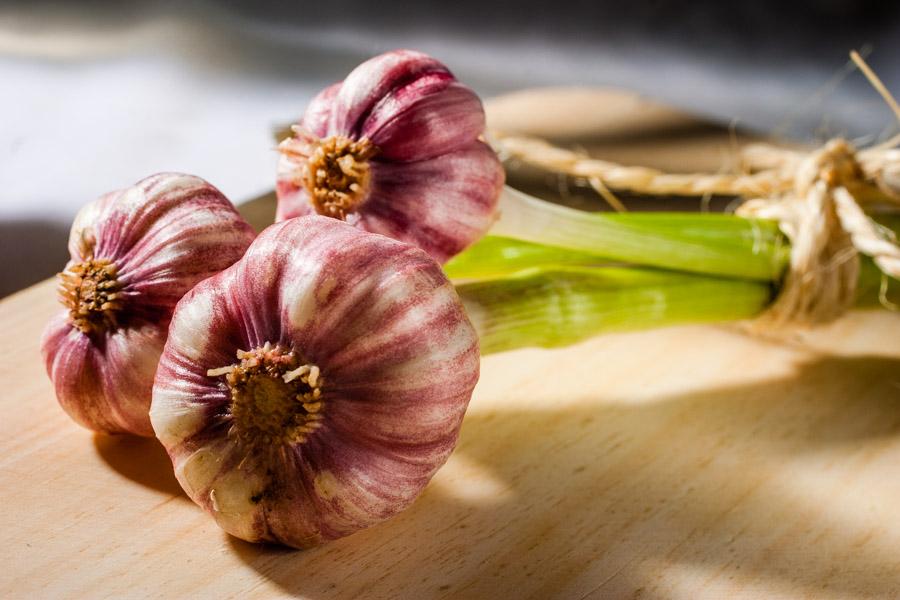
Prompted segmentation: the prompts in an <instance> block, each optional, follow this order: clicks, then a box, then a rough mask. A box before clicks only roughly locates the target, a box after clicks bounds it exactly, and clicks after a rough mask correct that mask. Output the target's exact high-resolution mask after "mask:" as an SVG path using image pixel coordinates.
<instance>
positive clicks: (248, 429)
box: [151, 216, 479, 547]
mask: <svg viewBox="0 0 900 600" xmlns="http://www.w3.org/2000/svg"><path fill="white" fill-rule="evenodd" d="M478 369H479V353H478V339H477V335H476V333H475V331H474V329H473V328H472V326H471V324H470V323H469V320H468V318H467V316H466V314H465V311H464V310H463V307H462V305H461V303H460V300H459V298H458V297H457V295H456V292H455V290H454V288H453V286H452V285H451V284H450V282H449V281H448V280H447V279H446V277H445V276H444V274H443V272H442V271H441V268H440V266H439V265H438V264H437V263H436V262H435V261H434V260H433V259H431V258H430V257H429V256H428V255H427V254H425V253H424V252H422V251H421V250H419V249H417V248H415V247H413V246H410V245H408V244H405V243H401V242H398V241H394V240H391V239H389V238H386V237H383V236H380V235H374V234H371V233H367V232H364V231H361V230H359V229H357V228H354V227H352V226H350V225H348V224H346V223H342V222H340V221H338V220H335V219H329V218H325V217H320V216H310V217H303V218H298V219H290V220H288V221H285V222H283V223H279V224H277V225H273V226H271V227H269V228H268V229H266V230H265V231H264V232H263V233H262V234H260V236H259V237H258V238H257V240H256V241H255V242H254V243H253V245H252V246H251V247H250V249H249V250H248V251H247V254H246V255H245V256H244V258H243V259H241V261H239V262H238V263H236V264H235V265H234V266H232V267H231V268H229V269H227V270H226V271H224V272H222V273H220V274H219V275H216V276H214V277H212V278H210V279H208V280H206V281H204V282H201V283H200V284H199V285H198V286H197V287H196V288H194V290H192V291H191V292H190V293H189V294H188V295H186V296H185V298H184V299H183V300H182V301H181V302H180V303H179V304H178V307H177V309H176V311H175V316H174V318H173V320H172V326H171V328H170V335H169V339H168V341H167V343H166V348H165V351H164V352H163V355H162V358H161V360H160V365H159V369H158V371H157V375H156V383H155V386H154V390H153V405H152V408H151V420H152V422H153V427H154V429H155V431H156V434H157V436H158V437H159V439H160V440H161V442H162V443H163V445H164V446H165V447H166V449H167V450H168V452H169V455H170V457H171V458H172V461H173V464H174V466H175V473H176V476H177V478H178V480H179V482H180V483H181V485H182V487H183V488H184V489H185V491H186V492H187V493H188V495H189V496H190V497H191V498H192V499H193V500H194V501H195V502H196V503H197V504H199V505H200V506H202V507H203V508H204V509H205V510H207V511H208V512H209V513H211V514H212V515H213V516H214V517H215V519H216V521H217V522H218V524H219V525H220V526H221V527H222V528H223V529H225V530H226V531H228V532H229V533H231V534H232V535H235V536H237V537H240V538H242V539H245V540H248V541H254V542H257V541H272V542H278V543H283V544H286V545H289V546H294V547H308V546H313V545H316V544H318V543H321V542H323V541H326V540H330V539H334V538H338V537H342V536H345V535H348V534H350V533H353V532H354V531H357V530H359V529H362V528H364V527H368V526H370V525H373V524H375V523H378V522H380V521H382V520H384V519H387V518H389V517H391V516H392V515H394V514H396V513H397V512H399V511H400V510H402V509H403V508H405V507H406V506H407V505H409V504H410V503H411V502H412V501H413V500H414V499H415V497H416V496H417V495H418V494H419V492H420V491H421V490H422V489H423V488H424V486H425V485H426V484H427V482H428V481H429V480H430V478H431V476H432V475H433V474H434V472H435V471H436V470H437V469H438V468H439V467H440V466H441V465H442V464H443V463H444V462H445V461H446V459H447V457H448V456H449V454H450V452H451V451H452V450H453V447H454V446H455V444H456V441H457V436H458V432H459V427H460V425H461V423H462V418H463V415H464V413H465V410H466V407H467V405H468V402H469V399H470V397H471V393H472V390H473V388H474V386H475V383H476V382H477V379H478Z"/></svg>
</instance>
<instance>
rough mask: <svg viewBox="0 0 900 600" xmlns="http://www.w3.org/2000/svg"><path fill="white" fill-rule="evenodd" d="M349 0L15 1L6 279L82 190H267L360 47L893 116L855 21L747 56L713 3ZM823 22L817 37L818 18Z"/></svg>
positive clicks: (0, 179) (878, 35)
mask: <svg viewBox="0 0 900 600" xmlns="http://www.w3.org/2000/svg"><path fill="white" fill-rule="evenodd" d="M340 4H341V6H339V7H334V8H333V9H332V10H331V11H330V12H327V11H326V13H325V14H324V15H322V14H319V15H317V16H315V18H306V17H307V16H310V15H313V12H314V11H312V8H311V7H310V6H309V5H307V4H305V3H290V4H287V5H286V6H287V8H285V5H282V4H281V3H271V2H270V3H265V2H263V3H247V4H244V5H241V4H240V3H235V2H222V3H215V2H196V3H189V4H181V3H175V4H170V3H167V2H159V3H150V4H147V3H142V4H134V5H129V4H127V3H124V4H123V3H121V2H116V3H112V2H110V3H105V2H95V3H88V4H87V5H82V4H81V3H68V4H42V3H34V2H32V3H23V4H21V5H6V6H2V7H0V115H2V117H0V252H2V253H3V255H4V260H3V261H2V262H0V264H3V265H4V266H3V269H4V270H3V271H2V272H0V295H3V294H5V293H9V292H11V291H14V290H16V289H19V288H21V287H23V286H25V285H27V284H29V283H32V282H34V281H37V280H39V279H41V278H43V277H46V276H48V275H50V274H52V273H53V272H54V271H57V270H59V269H60V268H61V266H62V265H63V264H64V262H65V257H66V253H65V248H64V244H65V237H66V233H67V230H68V225H69V223H70V222H71V219H72V217H73V216H74V214H75V212H76V211H77V209H78V208H79V207H80V206H81V205H83V204H84V203H85V202H87V201H89V200H91V199H93V198H95V197H97V196H98V195H100V194H101V193H103V192H106V191H109V190H112V189H115V188H119V187H123V186H126V185H129V184H131V183H133V182H135V181H137V180H138V179H140V178H142V177H144V176H146V175H148V174H151V173H154V172H159V171H166V170H174V171H183V172H188V173H193V174H196V175H199V176H201V177H204V178H206V179H208V180H209V181H211V182H212V183H213V184H215V185H216V186H218V187H219V188H220V189H222V191H223V192H224V193H225V194H226V195H227V196H228V197H229V198H231V199H232V200H233V201H235V202H238V203H239V202H241V201H243V200H246V199H249V198H252V197H254V196H256V195H259V194H261V193H264V192H266V191H268V190H270V189H271V188H272V186H273V172H274V165H275V161H276V155H275V152H274V145H275V144H274V141H273V137H272V131H273V129H274V128H275V127H276V126H278V125H283V124H284V123H285V122H288V121H290V120H291V119H294V118H296V117H297V116H298V115H300V114H301V113H302V111H303V108H304V106H305V104H306V102H307V101H308V100H309V98H310V97H311V96H312V95H313V94H314V93H316V92H317V91H318V90H319V89H321V88H322V87H323V86H325V85H326V84H328V83H330V82H332V81H334V80H337V79H340V78H341V77H343V76H344V75H345V74H346V73H347V72H348V71H349V70H350V69H351V68H352V67H353V66H354V65H355V64H357V63H358V62H360V61H361V60H364V59H365V58H367V57H369V56H371V55H374V54H376V53H378V52H381V51H384V50H388V49H392V48H395V47H412V48H416V49H421V50H423V51H426V52H429V53H431V54H433V55H435V56H437V57H439V58H441V59H442V60H444V61H445V62H447V63H448V64H449V65H450V66H451V68H452V69H453V70H454V71H455V72H456V74H457V75H458V76H459V77H460V78H461V79H462V80H464V81H466V82H467V83H469V84H470V85H472V86H473V87H475V88H476V90H477V91H479V92H480V93H482V94H484V95H489V94H494V93H499V92H503V91H507V90H512V89H516V88H522V87H529V86H540V85H579V84H583V85H598V84H600V85H612V86H620V87H625V88H630V89H633V90H636V91H639V92H642V93H644V94H647V95H649V96H652V97H656V98H658V99H662V100H664V101H667V102H670V103H672V104H675V105H677V106H681V107H683V108H687V109H689V110H692V111H694V112H698V113H703V114H707V115H709V116H711V117H713V118H717V119H719V120H722V121H725V122H728V121H731V120H737V121H738V123H739V124H742V125H744V126H747V127H751V128H756V129H760V130H764V131H772V130H775V129H776V128H778V127H779V126H780V125H786V127H785V128H784V132H785V133H788V134H794V135H798V134H799V135H800V136H803V137H812V136H814V135H817V134H820V135H822V136H825V135H833V134H835V133H849V134H852V135H857V134H860V133H862V132H871V133H873V134H878V133H882V132H883V131H884V129H885V127H886V126H887V125H889V123H890V115H889V113H888V111H887V109H886V108H885V107H884V105H883V103H882V102H881V100H880V99H879V98H878V96H877V95H876V94H875V93H874V92H873V91H871V90H869V89H868V87H867V86H866V84H865V83H864V82H863V81H862V80H861V78H860V77H859V75H858V74H855V75H854V76H851V77H847V78H846V79H844V78H842V77H841V69H842V67H843V66H844V64H845V57H846V52H847V50H849V49H850V45H851V43H852V44H855V43H856V41H855V40H856V38H852V39H851V38H846V37H845V38H840V39H837V40H835V39H833V37H827V36H825V37H824V41H823V40H819V41H820V42H822V43H821V44H820V46H819V47H821V48H823V52H822V53H821V54H822V55H821V56H820V57H819V58H820V59H816V57H817V56H818V55H817V54H816V53H815V52H812V53H811V52H810V51H808V50H807V49H805V47H803V46H796V47H795V48H794V53H793V54H792V53H791V46H790V45H786V46H779V45H778V40H777V39H772V40H767V38H766V35H767V34H766V32H765V31H761V32H756V34H755V35H756V36H757V37H756V40H757V42H758V43H757V44H756V46H754V45H753V43H752V40H753V39H754V38H753V37H750V38H748V39H750V40H751V44H750V48H749V49H750V50H751V51H756V52H759V53H760V54H759V55H758V56H756V55H752V54H747V55H746V56H742V52H744V51H745V50H747V43H746V40H744V41H741V40H742V39H743V38H740V37H739V39H738V40H737V41H735V40H733V39H730V38H728V37H727V35H728V32H727V31H726V32H719V33H718V34H716V33H715V31H716V30H715V27H716V24H715V23H712V25H711V26H710V28H711V31H713V33H712V34H711V36H710V39H709V40H708V41H707V42H706V43H704V41H703V40H697V39H691V32H692V31H704V29H703V24H702V23H701V24H700V25H699V26H698V25H697V24H696V23H694V24H693V25H690V23H689V25H690V26H689V27H688V29H687V30H685V32H684V33H683V34H682V33H679V31H678V30H677V28H676V30H675V31H672V30H671V29H664V28H663V29H659V28H660V26H659V25H655V24H654V23H656V21H654V20H653V19H657V20H658V17H657V16H654V15H656V13H653V12H648V13H647V14H648V15H649V16H648V17H647V18H646V19H645V20H647V19H649V21H648V22H649V23H650V25H646V24H645V26H641V23H643V21H641V19H643V18H644V17H643V16H642V13H640V11H638V12H635V11H634V10H632V11H631V12H627V11H626V13H627V14H624V16H623V17H622V18H623V24H624V25H627V27H623V28H619V27H618V26H617V23H616V22H610V20H609V18H607V19H605V20H603V21H602V22H597V23H596V24H593V23H584V22H582V21H583V20H579V19H578V14H577V10H581V11H587V13H588V14H589V16H590V15H600V16H604V15H606V14H607V13H608V15H611V16H613V17H614V15H615V14H616V10H615V7H616V6H619V5H620V4H621V3H618V2H616V3H602V2H601V3H599V4H598V6H600V5H604V6H605V5H609V6H606V8H605V9H603V8H602V7H601V9H598V10H600V12H596V11H595V10H594V9H592V8H585V6H584V5H581V4H578V5H577V6H575V7H574V9H575V10H576V14H575V16H571V15H569V16H568V17H566V18H562V19H557V20H554V18H553V15H552V14H549V13H546V14H545V13H540V14H536V15H535V16H534V22H532V21H528V22H527V24H529V26H528V27H525V26H520V25H519V24H520V23H522V19H523V18H528V15H524V17H523V15H522V14H519V13H516V11H515V9H510V11H512V12H510V14H509V15H508V16H507V17H504V14H503V13H502V12H497V10H493V12H490V14H488V15H487V17H485V19H486V20H485V19H481V18H480V17H479V15H480V14H482V13H481V11H483V10H485V9H484V8H483V7H482V8H479V4H477V3H474V2H472V3H468V4H469V5H470V6H469V9H470V10H471V11H472V12H471V14H469V13H466V12H464V9H460V10H459V11H457V12H451V13H448V14H446V15H445V14H443V13H441V12H440V11H441V10H443V11H445V12H446V11H447V10H451V9H448V8H447V7H446V5H445V4H441V5H434V11H432V12H437V13H438V16H437V18H431V16H430V15H431V13H430V12H429V10H428V9H427V8H423V7H421V6H419V7H417V8H416V9H415V10H413V12H412V14H407V12H408V11H409V10H410V9H408V7H407V8H403V7H399V8H396V9H394V11H393V12H391V9H390V8H389V7H388V8H384V9H383V10H384V11H386V15H385V14H382V13H381V12H379V13H377V15H378V18H375V15H376V13H375V12H373V11H376V10H382V9H378V8H377V7H375V5H372V6H369V4H371V3H369V4H366V3H362V2H349V3H340ZM464 4H466V3H464ZM523 6H524V9H525V10H526V12H527V10H529V9H534V7H535V6H538V3H535V2H525V4H524V5H523ZM709 6H713V4H709ZM438 7H441V8H440V10H438ZM557 8H558V10H564V9H565V7H557ZM603 10H606V12H603ZM647 10H648V11H652V10H655V9H653V8H652V6H650V8H648V9H647ZM514 13H515V14H514ZM542 15H543V16H542ZM682 16H684V18H686V19H687V18H695V19H696V18H697V14H693V15H692V14H691V13H687V14H686V15H682ZM700 16H702V15H700ZM445 17H446V22H444V21H442V20H441V19H444V18H445ZM651 17H653V18H652V19H651ZM467 19H468V21H467ZM541 19H543V20H544V21H543V22H542V21H541ZM761 22H763V23H765V20H762V21H761ZM469 23H471V26H469ZM636 23H637V25H636ZM629 28H630V29H629ZM654 28H656V29H659V31H660V35H659V36H656V35H655V34H654V32H655V31H656V29H654ZM783 29H784V27H781V29H776V30H775V31H772V32H770V33H771V35H773V36H774V35H783V34H784V31H783ZM890 33H891V29H890V28H887V29H885V28H883V27H882V28H876V29H875V30H873V31H865V32H863V33H862V34H860V35H859V36H857V37H858V38H859V42H860V43H862V42H871V43H874V44H875V48H876V51H877V53H876V54H875V55H874V56H873V61H872V62H873V64H874V65H875V66H876V68H877V70H878V71H879V73H881V74H882V76H883V77H884V78H885V79H886V80H887V81H888V82H889V83H890V82H892V81H893V82H894V83H895V84H900V80H898V79H897V78H892V76H893V75H895V74H897V73H898V69H897V68H896V65H895V64H894V63H893V62H892V56H887V54H888V52H889V51H890V50H891V49H893V48H896V46H897V45H898V42H897V40H896V37H892V36H890V35H889V34H890ZM800 39H801V41H802V40H803V39H804V38H803V36H802V35H801V36H800ZM809 39H811V40H812V42H811V43H814V44H815V43H816V41H815V40H816V37H815V32H813V34H812V35H810V36H809ZM792 40H793V42H792V43H796V36H794V37H793V38H792ZM768 44H772V45H773V46H774V50H773V49H772V48H770V47H768ZM779 47H783V48H786V50H785V53H784V55H783V56H780V55H779V53H778V51H777V49H778V48H779ZM754 48H755V50H754ZM598 110H602V107H598Z"/></svg>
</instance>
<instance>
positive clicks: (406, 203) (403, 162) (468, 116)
mask: <svg viewBox="0 0 900 600" xmlns="http://www.w3.org/2000/svg"><path fill="white" fill-rule="evenodd" d="M484 129H485V121H484V109H483V107H482V105H481V100H480V99H479V98H478V96H477V95H476V94H475V93H474V92H473V91H472V90H471V89H469V88H468V87H466V86H464V85H462V84H461V83H459V82H458V81H457V80H456V78H455V77H454V76H453V74H452V73H450V71H449V70H448V69H447V67H446V66H444V65H443V64H441V63H440V62H438V61H437V60H435V59H433V58H431V57H430V56H427V55H425V54H422V53H420V52H414V51H411V50H396V51H393V52H388V53H386V54H382V55H380V56H376V57H375V58H372V59H370V60H368V61H366V62H364V63H363V64H361V65H359V66H358V67H356V68H355V69H354V70H353V71H352V72H351V73H350V74H349V75H348V76H347V78H346V79H345V80H344V81H343V82H340V83H336V84H334V85H332V86H330V87H328V88H326V89H325V90H323V91H322V92H320V93H319V95H318V96H316V97H315V98H314V99H313V100H312V102H311V103H310V105H309V106H308V107H307V109H306V113H305V114H304V115H303V118H302V119H301V120H300V122H299V123H298V124H297V125H295V126H294V127H293V130H294V136H293V137H291V138H288V139H286V140H284V141H283V142H282V143H281V145H280V146H279V150H280V151H281V159H280V161H279V164H278V176H277V180H278V181H277V186H276V192H277V195H278V213H277V220H279V221H281V220H284V219H289V218H291V217H296V216H300V215H306V214H320V215H325V216H329V217H334V218H337V219H341V220H345V221H347V222H348V223H351V224H353V225H355V226H357V227H359V228H361V229H365V230H366V231H372V232H375V233H381V234H383V235H387V236H389V237H393V238H395V239H399V240H402V241H405V242H409V243H411V244H413V245H416V246H418V247H420V248H422V249H423V250H425V251H426V252H428V253H429V254H430V255H431V256H433V257H434V258H435V259H436V260H438V261H440V262H445V261H446V260H447V259H449V258H450V257H452V256H453V255H455V254H457V253H458V252H460V251H461V250H463V249H464V248H465V247H466V246H468V245H469V244H471V243H472V242H474V241H475V240H477V239H479V238H480V237H481V236H482V235H483V234H484V233H485V232H487V230H488V228H490V226H491V224H492V223H493V222H494V220H495V219H496V217H497V201H498V198H499V195H500V191H501V189H502V187H503V181H504V172H503V167H502V166H501V164H500V161H499V160H498V158H497V156H496V154H495V153H494V151H493V150H491V148H490V147H489V146H488V145H487V144H485V143H484V142H483V141H481V140H480V139H479V137H480V136H481V135H482V134H483V133H484Z"/></svg>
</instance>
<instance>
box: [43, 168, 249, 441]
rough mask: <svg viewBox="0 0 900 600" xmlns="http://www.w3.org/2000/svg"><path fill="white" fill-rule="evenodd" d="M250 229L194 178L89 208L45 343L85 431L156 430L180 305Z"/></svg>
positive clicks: (61, 393)
mask: <svg viewBox="0 0 900 600" xmlns="http://www.w3.org/2000/svg"><path fill="white" fill-rule="evenodd" d="M253 235H254V234H253V230H252V229H251V228H250V226H249V225H248V224H247V223H246V222H245V221H244V220H243V219H242V218H241V217H240V215H239V214H238V213H237V211H236V210H235V209H234V207H233V206H232V205H231V203H230V202H229V201H228V200H227V199H226V198H225V196H223V195H222V193H221V192H219V190H217V189H216V188H214V187H213V186H212V185H210V184H209V183H207V182H205V181H203V180H202V179H200V178H198V177H193V176H190V175H182V174H177V173H162V174H159V175H153V176H151V177H148V178H146V179H143V180H141V181H139V182H138V183H137V184H135V185H134V186H132V187H130V188H126V189H123V190H120V191H117V192H112V193H109V194H106V195H104V196H102V197H101V198H99V199H98V200H96V201H94V202H92V203H90V204H88V205H87V206H85V207H84V208H83V209H82V210H81V211H80V212H79V213H78V216H77V217H76V218H75V222H74V223H73V225H72V229H71V232H70V236H69V252H70V254H71V260H70V261H69V262H68V264H67V265H66V268H65V270H64V271H63V272H62V273H60V274H59V280H60V285H59V294H60V296H59V298H60V302H61V303H62V305H63V306H64V307H65V310H63V311H61V312H60V313H59V314H57V315H56V316H55V317H54V318H53V320H52V321H51V322H50V323H49V324H48V326H47V328H46V329H45V330H44V335H43V339H42V341H41V350H42V353H43V356H44V362H45V365H46V368H47V373H48V374H49V376H50V379H51V380H52V381H53V384H54V387H55V390H56V396H57V399H58V400H59V403H60V405H61V406H62V407H63V409H65V411H66V412H67V413H68V414H69V415H70V416H71V417H72V418H73V419H74V420H75V421H77V422H78V423H80V424H81V425H84V426H85V427H87V428H89V429H94V430H97V431H106V432H110V433H122V432H128V433H135V434H139V435H145V436H152V435H153V430H152V428H151V426H150V419H149V416H148V410H149V408H150V396H151V388H152V385H153V376H154V373H155V372H156V364H157V361H158V360H159V356H160V354H161V353H162V348H163V344H164V342H165V339H166V331H167V328H168V325H169V320H170V318H171V316H172V311H173V310H174V308H175V304H176V302H178V300H179V299H180V298H181V296H182V295H184V293H185V292H187V291H188V290H189V289H191V288H192V287H193V286H194V284H196V283H197V282H198V281H200V280H201V279H205V278H206V277H209V276H210V275H212V274H213V273H216V272H218V271H220V270H222V269H224V268H225V267H227V266H229V265H231V264H232V263H233V262H235V261H236V260H237V259H239V258H240V257H241V255H243V253H244V250H246V249H247V247H248V246H249V245H250V242H251V241H252V240H253Z"/></svg>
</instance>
